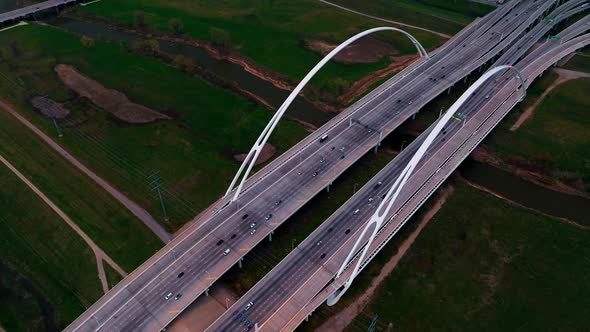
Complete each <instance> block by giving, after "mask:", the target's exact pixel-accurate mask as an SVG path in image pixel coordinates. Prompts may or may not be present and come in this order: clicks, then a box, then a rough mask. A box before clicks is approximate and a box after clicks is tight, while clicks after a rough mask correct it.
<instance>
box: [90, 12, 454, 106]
mask: <svg viewBox="0 0 590 332" xmlns="http://www.w3.org/2000/svg"><path fill="white" fill-rule="evenodd" d="M82 10H84V11H88V12H91V13H94V14H98V15H101V16H106V17H110V18H114V19H116V20H118V21H122V22H126V23H128V24H130V25H133V24H136V23H137V18H136V15H137V14H138V13H143V17H145V24H146V26H147V27H150V28H153V29H156V30H162V31H170V30H171V26H170V23H169V22H170V20H171V19H179V20H181V21H182V23H183V29H182V31H183V32H184V33H186V34H188V35H190V36H192V37H194V38H197V39H200V40H205V41H209V42H214V43H218V42H219V40H218V39H219V38H220V37H219V35H220V33H212V30H213V31H217V32H219V31H221V35H222V36H224V39H226V40H227V41H228V42H229V43H230V44H231V48H232V49H233V50H235V51H237V52H239V53H241V54H244V55H246V56H248V57H250V58H251V59H253V60H254V61H256V62H257V63H258V64H261V65H263V66H265V67H267V68H270V69H272V70H274V71H276V72H279V73H282V74H285V75H287V76H288V77H290V78H292V79H295V80H300V79H301V78H303V77H304V76H305V74H307V72H308V71H309V70H310V69H311V68H312V67H313V66H314V65H315V64H316V63H318V62H319V61H320V59H321V57H322V56H321V55H320V54H318V53H316V52H314V51H312V50H310V49H308V48H307V47H306V46H305V41H306V40H321V41H326V42H329V43H332V44H338V43H340V42H341V41H343V40H345V39H346V38H348V37H350V36H352V35H353V34H354V33H357V32H360V31H362V30H365V29H368V28H370V27H377V26H381V25H383V24H381V23H379V22H377V21H374V20H371V19H368V18H365V17H362V16H359V15H355V14H351V13H347V12H344V11H341V10H338V9H335V8H333V7H330V6H326V5H324V4H321V3H320V2H318V1H314V0H302V1H270V2H269V1H263V0H257V1H229V2H228V1H226V2H223V1H213V0H206V1H198V2H186V1H162V0H130V1H125V2H123V3H121V2H119V1H102V2H99V3H96V4H93V5H92V6H87V7H84V8H83V9H82ZM409 31H410V32H411V33H412V34H413V35H414V36H415V37H416V38H417V39H418V40H420V41H421V43H422V44H423V45H424V47H426V48H430V47H433V46H435V45H437V44H440V43H441V42H442V41H443V40H442V38H440V37H438V36H436V35H433V34H430V33H426V32H422V31H414V30H412V29H409ZM376 36H377V37H378V38H379V39H381V40H383V41H386V42H390V43H392V45H394V46H393V47H394V48H395V49H396V50H397V52H398V53H399V54H400V55H404V54H415V53H416V50H415V48H414V46H413V45H412V44H411V43H410V42H409V41H408V40H407V38H406V37H404V36H402V35H401V34H397V33H393V34H392V33H389V32H387V33H381V34H378V35H376ZM389 63H390V60H389V59H385V58H384V59H381V60H380V61H377V62H375V63H368V64H355V65H345V64H339V63H334V62H331V63H329V64H328V65H326V66H325V67H324V68H323V69H322V71H321V72H320V73H319V74H318V75H317V76H316V78H314V80H313V81H312V84H313V85H315V86H317V87H319V88H321V89H323V90H325V91H328V92H331V93H333V94H336V95H338V94H340V93H341V92H342V91H343V90H344V89H346V88H347V87H349V86H350V85H351V84H352V83H354V82H355V81H357V80H359V79H360V78H361V77H363V76H365V75H367V74H368V73H370V72H373V71H375V70H378V69H381V68H384V67H385V66H386V65H387V64H389Z"/></svg>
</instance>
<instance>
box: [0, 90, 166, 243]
mask: <svg viewBox="0 0 590 332" xmlns="http://www.w3.org/2000/svg"><path fill="white" fill-rule="evenodd" d="M0 108H2V109H4V110H5V111H6V112H8V113H10V114H11V115H12V116H14V117H15V118H16V119H17V120H18V121H20V122H21V123H22V124H24V125H25V126H26V127H28V128H29V129H30V130H31V131H33V132H34V133H35V134H36V135H37V136H39V137H40V138H41V139H42V140H43V141H45V143H47V144H49V146H51V147H52V148H53V149H54V150H55V151H57V152H58V153H59V154H60V155H61V156H62V157H64V158H65V159H66V160H67V161H69V162H70V163H72V165H74V166H75V167H76V168H78V169H79V170H80V171H82V173H84V174H86V175H87V176H88V177H89V178H91V179H92V180H94V182H96V183H97V184H98V185H99V186H101V187H102V188H103V189H104V190H106V191H107V192H108V193H110V194H111V195H112V196H113V197H114V198H115V199H116V200H118V201H119V202H120V203H121V204H123V205H124V206H125V207H126V208H127V209H129V211H131V213H133V214H134V215H135V216H136V217H138V218H139V219H140V220H141V221H142V222H143V223H144V224H145V225H146V226H147V227H148V228H149V229H151V230H152V231H153V232H154V233H155V234H156V236H158V237H159V238H160V239H161V240H162V241H164V243H168V242H170V240H171V239H172V235H171V234H170V233H168V232H167V231H166V230H165V229H164V227H162V225H160V224H159V223H158V222H157V221H156V220H155V219H154V218H153V217H152V216H151V215H150V214H149V212H147V211H146V210H145V209H143V208H142V207H140V206H139V205H138V204H137V203H135V202H133V201H132V200H130V199H129V198H128V197H127V196H125V195H123V193H121V192H120V191H118V190H117V189H115V188H114V187H113V186H111V185H110V184H109V183H108V182H107V181H105V180H104V179H103V178H101V177H99V176H98V175H96V173H94V172H93V171H91V170H90V169H89V168H88V167H86V166H85V165H84V164H82V163H81V162H79V161H78V159H76V158H74V156H72V155H71V154H70V153H69V152H67V151H66V150H65V149H64V148H62V147H61V146H60V145H59V144H57V143H56V142H55V141H54V140H53V139H51V138H50V137H49V136H47V135H46V134H45V133H44V132H43V131H41V130H40V129H39V128H37V127H36V126H35V125H34V124H32V123H31V122H30V121H29V120H27V119H26V118H25V117H23V116H22V115H20V114H19V113H18V112H17V111H16V110H15V109H14V107H12V106H11V105H9V104H8V103H6V102H4V101H2V100H0Z"/></svg>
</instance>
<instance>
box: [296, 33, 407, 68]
mask: <svg viewBox="0 0 590 332" xmlns="http://www.w3.org/2000/svg"><path fill="white" fill-rule="evenodd" d="M305 46H306V47H307V48H309V49H310V50H312V51H315V52H318V53H320V54H321V55H326V54H328V53H329V52H330V51H332V50H333V49H335V48H336V46H338V45H331V44H329V43H326V42H324V41H321V40H306V41H305ZM395 54H397V51H396V50H395V49H394V48H393V47H392V46H391V45H389V44H387V43H384V42H382V41H380V40H377V39H375V38H370V37H369V38H363V39H359V40H357V41H356V42H354V43H352V44H351V45H349V46H348V47H346V48H345V49H343V50H342V51H341V52H340V53H338V54H337V55H336V56H335V57H334V59H333V60H334V61H336V62H340V63H344V64H355V63H373V62H377V61H379V60H381V59H383V57H384V56H386V55H395Z"/></svg>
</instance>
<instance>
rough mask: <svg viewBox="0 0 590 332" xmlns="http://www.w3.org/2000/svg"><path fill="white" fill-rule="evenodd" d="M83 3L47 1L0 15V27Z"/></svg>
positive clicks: (68, 0)
mask: <svg viewBox="0 0 590 332" xmlns="http://www.w3.org/2000/svg"><path fill="white" fill-rule="evenodd" d="M81 2H84V1H82V0H48V1H43V2H40V3H36V4H33V5H30V6H26V7H23V8H18V9H15V10H12V11H9V12H6V13H0V26H3V25H10V24H15V23H18V22H19V21H22V20H27V19H36V15H37V14H40V13H43V12H46V11H50V10H56V11H59V10H60V9H64V8H65V7H67V6H70V5H75V4H78V3H81Z"/></svg>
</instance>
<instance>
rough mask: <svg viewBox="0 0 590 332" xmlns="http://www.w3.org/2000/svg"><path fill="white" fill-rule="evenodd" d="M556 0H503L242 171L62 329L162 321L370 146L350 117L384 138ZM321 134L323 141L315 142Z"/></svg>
mask: <svg viewBox="0 0 590 332" xmlns="http://www.w3.org/2000/svg"><path fill="white" fill-rule="evenodd" d="M556 3H557V1H545V2H543V3H542V4H539V3H537V2H535V1H534V0H526V1H518V0H515V1H512V2H510V4H508V5H506V6H503V7H500V8H499V9H497V10H496V11H494V12H493V13H491V14H490V15H488V16H486V17H484V18H482V19H481V20H479V21H477V22H476V23H474V24H473V25H471V26H469V27H468V28H467V29H465V30H464V31H462V32H461V33H460V34H459V35H458V36H456V37H455V38H453V39H452V40H450V41H448V42H447V43H446V44H445V45H443V46H442V47H441V48H440V49H438V50H435V51H434V52H430V54H431V58H430V59H429V60H422V61H420V62H418V63H416V64H414V65H412V66H410V67H409V68H407V69H406V70H404V71H402V72H401V73H400V74H398V75H396V76H395V77H393V78H392V79H390V80H389V81H387V82H386V83H384V84H383V85H381V86H380V87H379V88H377V89H376V90H375V91H373V92H372V93H370V94H368V95H367V96H366V97H365V98H363V99H361V100H360V101H359V102H357V103H355V104H354V105H353V106H352V107H350V108H349V109H347V110H345V111H344V112H343V113H341V114H340V115H338V116H337V117H336V118H335V119H333V120H332V121H330V122H329V123H327V124H326V125H324V126H323V127H322V128H320V129H318V130H317V131H316V132H315V133H313V134H312V135H310V136H309V137H307V138H306V139H304V140H303V141H302V142H300V143H298V144H297V145H296V146H294V147H293V148H291V149H290V150H289V151H287V152H286V153H285V154H283V155H282V156H280V157H279V158H277V159H276V160H275V161H273V162H272V163H270V164H269V165H267V166H266V167H264V168H263V169H262V170H261V171H259V172H258V173H257V174H255V175H254V176H253V177H251V178H250V179H249V180H248V181H247V182H246V183H245V185H244V189H243V192H242V193H241V194H240V195H239V197H238V198H237V200H236V201H235V202H234V203H232V204H229V201H230V197H231V195H228V196H227V197H226V198H223V199H220V200H219V201H218V202H216V203H215V204H213V205H212V206H211V207H210V208H209V209H207V210H206V211H205V212H204V213H202V214H201V215H200V216H199V218H198V219H197V220H195V222H194V223H193V224H192V225H191V226H189V227H187V228H186V230H185V231H184V232H183V233H182V234H180V235H179V236H178V237H177V238H176V239H174V240H173V241H172V242H171V243H170V244H168V245H167V246H166V247H164V248H163V249H162V250H160V251H159V252H158V253H157V254H156V255H155V256H154V257H152V258H150V259H149V260H148V261H147V262H146V263H144V264H143V265H142V266H141V267H139V268H138V269H137V270H136V271H134V272H133V273H131V274H130V275H129V276H128V277H127V278H125V279H124V280H123V281H122V282H121V283H119V284H118V285H117V286H116V287H115V288H113V289H112V290H111V291H110V292H109V293H107V294H106V295H105V296H104V297H103V298H101V299H100V300H99V301H98V302H97V303H95V304H94V305H93V306H92V307H91V308H89V309H88V310H87V311H86V312H85V313H84V314H83V315H81V316H80V317H79V318H78V319H77V320H76V321H74V322H73V323H72V324H71V325H70V326H69V327H68V328H67V330H68V331H121V330H122V331H127V330H146V331H153V330H159V329H161V328H162V327H164V326H166V325H167V324H168V323H169V322H170V321H171V320H172V319H174V317H176V316H177V315H178V314H179V313H180V312H181V311H182V310H184V309H185V308H186V307H187V306H188V305H189V304H190V303H192V301H193V300H194V299H195V298H196V297H198V296H199V295H201V294H203V293H205V292H206V291H207V289H208V288H209V286H210V285H211V284H212V283H213V282H214V281H215V280H217V278H219V276H221V275H222V274H223V273H225V272H226V271H227V270H228V269H229V268H231V267H232V266H233V265H235V264H236V263H238V262H240V261H241V259H242V258H243V256H244V255H245V254H246V253H247V252H249V250H250V249H251V248H253V247H254V246H255V245H256V244H257V243H259V242H260V241H262V240H264V239H265V238H266V236H268V235H270V234H272V232H274V230H275V229H276V228H277V227H279V226H280V225H281V224H282V223H283V222H284V221H285V220H286V219H287V218H288V217H289V216H291V215H292V214H293V213H295V212H296V211H297V210H298V209H299V208H301V207H302V206H303V205H304V204H305V203H306V202H307V201H308V200H309V199H311V198H312V197H313V196H314V195H316V194H317V193H318V192H320V191H321V190H322V189H323V188H326V187H327V186H329V185H330V183H331V182H332V181H333V180H334V179H336V178H337V177H338V176H339V175H340V174H341V173H342V172H344V171H345V170H346V169H347V168H348V167H350V165H351V164H353V163H354V162H355V161H357V160H358V159H359V158H360V157H361V156H363V155H364V154H365V153H366V152H368V151H370V150H371V149H372V148H373V147H375V146H377V145H378V144H379V142H380V141H379V139H380V137H379V135H377V134H376V133H375V131H373V130H367V129H366V128H361V127H359V126H350V125H349V123H350V119H357V120H360V121H362V122H363V123H367V124H369V127H371V128H379V130H380V131H381V132H382V133H383V136H386V135H387V134H389V133H391V132H392V131H393V130H394V129H395V128H397V127H398V126H399V125H400V124H401V123H403V122H404V121H405V120H407V119H408V118H410V117H411V116H412V115H413V114H415V113H416V112H418V110H419V109H420V108H421V107H422V106H423V105H425V104H426V103H428V102H429V101H431V100H432V99H433V98H434V97H436V96H437V95H439V94H440V93H442V92H444V91H446V90H447V89H448V88H449V87H451V86H452V85H453V84H454V83H456V82H458V81H460V80H461V79H463V78H464V77H465V76H466V75H468V74H469V73H470V72H473V71H476V70H477V69H478V68H480V67H481V66H484V65H485V64H486V62H489V61H490V60H491V59H492V58H493V57H495V56H497V55H498V54H499V53H501V52H502V51H504V50H505V49H507V48H509V47H510V46H511V45H512V44H513V43H514V42H515V41H516V40H517V39H518V37H519V36H520V35H522V34H523V33H524V32H525V31H526V30H527V29H529V28H530V27H532V26H533V25H534V24H535V22H536V21H537V20H538V19H539V18H541V17H543V16H544V15H546V13H547V12H548V11H549V10H550V9H551V8H553V7H554V6H555V4H556ZM491 37H494V38H491ZM323 134H327V135H328V137H329V139H328V140H327V141H326V142H324V143H320V142H319V137H320V136H321V135H323ZM314 174H315V175H314ZM267 217H268V219H267ZM253 224H254V226H252V225H253ZM254 229H256V232H254V233H253V232H252V230H254ZM228 249H229V252H228V253H227V254H226V255H224V252H226V251H227V250H228ZM169 293H173V295H177V294H181V295H182V296H181V297H180V298H179V299H178V300H177V301H170V300H169V299H168V300H167V299H166V298H165V297H166V295H167V294H169Z"/></svg>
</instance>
